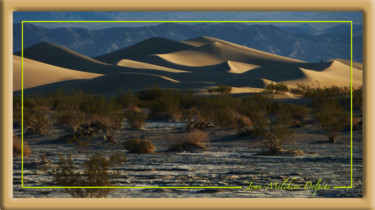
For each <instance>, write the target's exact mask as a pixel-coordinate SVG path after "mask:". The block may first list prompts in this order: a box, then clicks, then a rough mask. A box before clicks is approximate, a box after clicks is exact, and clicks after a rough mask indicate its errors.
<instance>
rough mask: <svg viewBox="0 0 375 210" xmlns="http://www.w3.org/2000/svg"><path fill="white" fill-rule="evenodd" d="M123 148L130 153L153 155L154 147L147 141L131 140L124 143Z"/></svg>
mask: <svg viewBox="0 0 375 210" xmlns="http://www.w3.org/2000/svg"><path fill="white" fill-rule="evenodd" d="M123 146H124V148H125V149H127V150H128V151H129V152H130V153H141V154H145V153H154V150H155V145H154V144H153V143H152V142H151V141H149V140H141V139H140V138H132V139H130V140H128V141H125V142H124V144H123Z"/></svg>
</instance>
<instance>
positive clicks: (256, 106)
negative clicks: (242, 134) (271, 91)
mask: <svg viewBox="0 0 375 210" xmlns="http://www.w3.org/2000/svg"><path fill="white" fill-rule="evenodd" d="M272 109H273V103H272V96H271V95H260V94H255V95H252V96H247V97H244V98H242V100H241V105H240V106H239V108H238V112H239V113H240V114H241V115H244V116H247V117H249V118H250V120H251V122H252V126H253V129H254V130H257V129H258V128H259V127H261V126H262V123H263V121H264V119H266V118H267V117H268V115H269V113H270V112H271V111H272Z"/></svg>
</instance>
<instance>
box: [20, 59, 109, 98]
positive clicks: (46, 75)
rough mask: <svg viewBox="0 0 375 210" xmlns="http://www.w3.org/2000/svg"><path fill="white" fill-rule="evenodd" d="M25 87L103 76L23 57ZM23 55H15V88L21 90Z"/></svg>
mask: <svg viewBox="0 0 375 210" xmlns="http://www.w3.org/2000/svg"><path fill="white" fill-rule="evenodd" d="M23 65H24V67H23V80H24V81H23V88H24V89H27V88H32V87H37V86H41V85H45V84H50V83H55V82H62V81H68V80H75V79H92V78H95V77H99V76H102V74H95V73H89V72H82V71H75V70H72V69H66V68H62V67H57V66H53V65H50V64H46V63H42V62H39V61H34V60H31V59H28V58H23ZM21 76H22V68H21V57H20V56H17V55H14V56H13V78H14V79H13V90H14V91H17V90H21V87H22V81H21V78H22V77H21Z"/></svg>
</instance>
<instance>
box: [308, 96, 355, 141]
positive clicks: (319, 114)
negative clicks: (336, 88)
mask: <svg viewBox="0 0 375 210" xmlns="http://www.w3.org/2000/svg"><path fill="white" fill-rule="evenodd" d="M314 107H315V117H316V120H317V121H318V122H319V124H320V126H321V127H322V128H323V129H324V130H325V132H326V135H327V137H328V139H329V142H331V143H336V139H335V138H336V136H337V135H338V134H339V133H340V132H341V131H342V130H343V129H344V127H345V125H346V124H347V119H348V115H349V114H348V112H346V111H345V110H344V109H343V108H342V106H341V105H340V103H339V102H338V100H337V98H330V99H324V100H322V99H320V100H316V101H315V103H314Z"/></svg>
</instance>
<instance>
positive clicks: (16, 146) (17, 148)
mask: <svg viewBox="0 0 375 210" xmlns="http://www.w3.org/2000/svg"><path fill="white" fill-rule="evenodd" d="M30 154H31V148H30V146H29V144H28V143H27V142H26V141H23V157H27V156H29V155H30ZM13 155H17V156H21V155H22V140H21V138H20V137H19V136H17V135H14V136H13Z"/></svg>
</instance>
